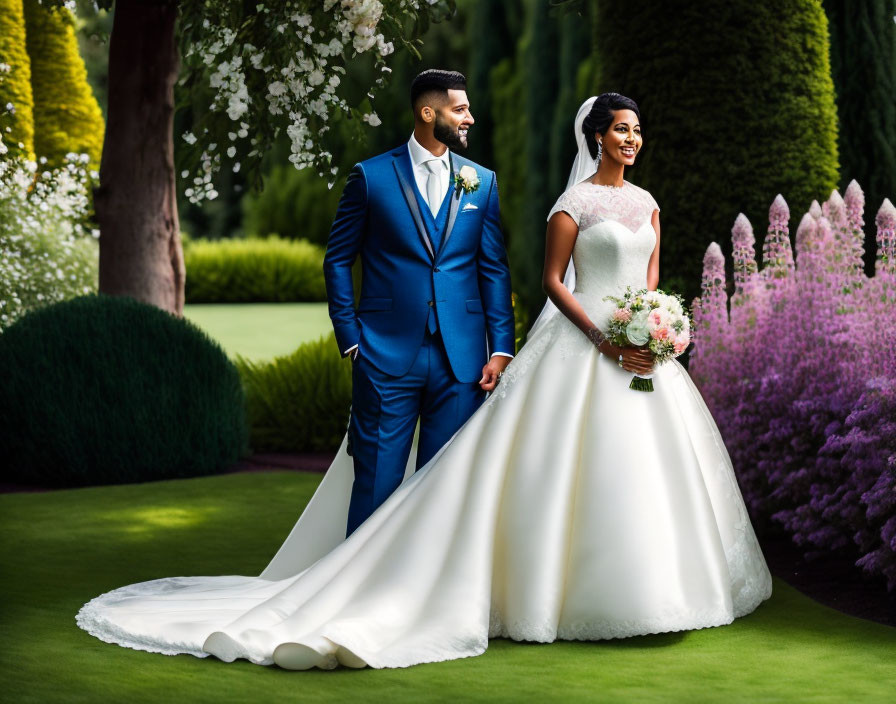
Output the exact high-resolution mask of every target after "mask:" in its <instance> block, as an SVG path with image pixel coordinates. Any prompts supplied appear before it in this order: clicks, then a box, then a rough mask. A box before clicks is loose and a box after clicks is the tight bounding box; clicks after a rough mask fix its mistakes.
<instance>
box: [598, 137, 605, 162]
mask: <svg viewBox="0 0 896 704" xmlns="http://www.w3.org/2000/svg"><path fill="white" fill-rule="evenodd" d="M603 153H604V148H603V146H601V142H600V140H598V142H597V162H598V163H600V158H601V156H602V155H603Z"/></svg>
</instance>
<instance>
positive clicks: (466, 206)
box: [461, 203, 479, 212]
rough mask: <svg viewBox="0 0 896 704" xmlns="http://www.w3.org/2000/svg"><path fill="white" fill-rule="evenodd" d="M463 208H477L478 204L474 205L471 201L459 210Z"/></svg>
mask: <svg viewBox="0 0 896 704" xmlns="http://www.w3.org/2000/svg"><path fill="white" fill-rule="evenodd" d="M465 210H479V206H478V205H474V204H473V203H467V204H466V205H465V206H464V207H463V208H461V212H463V211H465Z"/></svg>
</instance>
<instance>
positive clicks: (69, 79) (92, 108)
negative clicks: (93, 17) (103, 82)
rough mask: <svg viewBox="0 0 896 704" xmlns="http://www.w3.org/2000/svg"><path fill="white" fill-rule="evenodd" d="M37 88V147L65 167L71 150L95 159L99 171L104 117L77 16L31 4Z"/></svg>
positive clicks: (30, 43)
mask: <svg viewBox="0 0 896 704" xmlns="http://www.w3.org/2000/svg"><path fill="white" fill-rule="evenodd" d="M24 7H25V25H26V29H27V46H28V55H29V56H30V58H31V88H32V92H33V94H34V148H35V151H36V152H37V154H38V155H39V156H44V157H46V158H47V160H48V162H49V165H50V166H59V165H60V164H61V163H62V161H63V159H64V157H65V155H66V154H67V153H68V152H76V153H78V154H81V153H86V154H89V155H90V160H91V162H93V163H94V164H95V165H96V167H97V168H98V167H99V162H100V154H101V152H102V148H103V131H104V123H103V114H102V111H101V110H100V106H99V104H98V103H97V102H96V98H95V97H94V95H93V91H92V90H91V88H90V84H89V83H88V82H87V69H86V68H85V66H84V61H83V59H81V55H80V53H79V52H78V40H77V38H76V37H75V27H74V18H73V17H72V14H71V12H70V11H69V10H67V9H66V8H64V7H52V6H47V5H41V4H40V3H39V2H38V1H37V0H25V1H24Z"/></svg>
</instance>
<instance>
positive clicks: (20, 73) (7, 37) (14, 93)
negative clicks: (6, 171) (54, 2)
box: [0, 0, 34, 159]
mask: <svg viewBox="0 0 896 704" xmlns="http://www.w3.org/2000/svg"><path fill="white" fill-rule="evenodd" d="M0 63H2V64H7V65H8V66H9V71H8V72H6V71H4V72H3V73H2V74H0V130H2V132H3V143H4V144H5V145H6V146H7V148H8V149H9V154H10V155H22V156H24V157H26V158H29V159H33V158H34V119H33V115H32V110H33V108H34V99H33V97H32V95H31V64H30V62H29V60H28V52H27V51H26V48H25V16H24V11H23V9H22V0H0ZM9 103H12V106H13V110H12V111H7V110H6V106H7V104H9ZM7 127H9V128H10V131H9V132H7V131H6V128H7ZM19 142H21V143H22V144H23V145H24V146H23V147H21V148H20V147H19V146H18V144H19Z"/></svg>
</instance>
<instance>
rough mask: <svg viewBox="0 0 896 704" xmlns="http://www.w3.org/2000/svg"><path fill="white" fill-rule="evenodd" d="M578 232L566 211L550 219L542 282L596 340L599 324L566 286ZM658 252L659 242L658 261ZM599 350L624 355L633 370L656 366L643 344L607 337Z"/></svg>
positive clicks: (645, 370) (624, 363) (564, 310)
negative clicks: (616, 341)
mask: <svg viewBox="0 0 896 704" xmlns="http://www.w3.org/2000/svg"><path fill="white" fill-rule="evenodd" d="M656 223H657V224H656V227H659V225H658V223H659V221H658V220H657V221H656ZM578 235H579V226H578V225H576V223H575V220H573V219H572V218H571V217H570V216H569V215H567V214H566V213H565V212H563V211H562V210H561V211H558V212H556V213H554V215H553V216H551V219H550V220H549V221H548V234H547V242H546V243H545V250H544V273H543V274H542V277H541V285H542V288H544V292H545V293H546V294H547V295H548V298H550V299H551V302H552V303H553V304H554V305H555V306H557V308H558V309H559V310H560V312H561V313H563V315H565V316H566V317H567V318H569V319H570V320H571V321H572V322H573V323H574V324H575V326H576V327H577V328H579V330H581V331H582V332H583V333H585V335H588V338H589V339H590V340H591V341H592V342H594V341H595V339H594V338H593V337H592V336H591V335H589V332H590V331H592V330H595V329H596V326H595V325H594V323H593V322H592V321H591V318H589V317H588V313H586V312H585V309H584V308H583V307H582V304H581V303H579V301H578V300H576V297H575V296H573V295H572V293H571V292H570V291H569V289H567V288H566V286H564V285H563V277H564V276H565V275H566V267H567V266H568V265H569V258H570V257H571V256H572V249H573V247H574V246H575V243H576V237H578ZM658 252H659V245H657V249H656V251H655V252H654V255H656V256H657V262H658V261H659V254H658ZM652 256H653V255H652ZM652 256H651V261H652ZM656 269H657V271H658V270H659V264H658V263H657V266H656ZM654 288H656V284H654ZM597 349H598V350H599V351H600V352H601V353H603V354H605V355H607V356H608V357H610V358H611V359H619V358H620V357H622V367H623V368H624V369H627V370H629V371H631V372H636V373H641V374H646V373H648V372H650V370H651V369H652V368H653V355H651V354H650V352H648V351H647V350H645V349H642V348H639V347H617V346H616V345H613V344H611V343H610V342H608V341H607V340H603V339H602V340H601V342H600V344H599V345H598V346H597Z"/></svg>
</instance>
